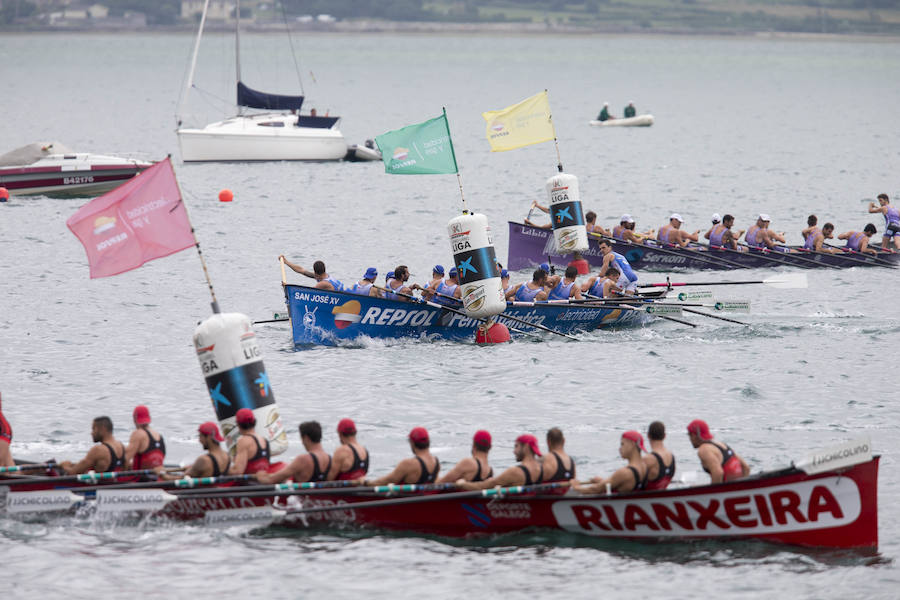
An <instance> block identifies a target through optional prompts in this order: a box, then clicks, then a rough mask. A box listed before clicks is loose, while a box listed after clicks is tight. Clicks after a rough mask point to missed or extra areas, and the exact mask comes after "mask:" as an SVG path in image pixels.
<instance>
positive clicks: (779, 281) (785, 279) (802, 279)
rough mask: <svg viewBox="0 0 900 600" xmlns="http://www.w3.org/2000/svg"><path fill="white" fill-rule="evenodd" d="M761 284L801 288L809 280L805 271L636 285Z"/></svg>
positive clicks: (804, 286)
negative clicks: (739, 279)
mask: <svg viewBox="0 0 900 600" xmlns="http://www.w3.org/2000/svg"><path fill="white" fill-rule="evenodd" d="M759 283H761V284H763V285H768V286H771V287H774V288H779V289H785V290H788V289H803V288H807V287H809V282H808V280H807V278H806V273H784V274H782V275H778V276H777V277H769V278H768V279H759V280H753V281H696V282H695V281H687V282H680V283H672V282H670V281H667V282H665V283H642V284H640V285H638V287H664V288H670V287H681V286H687V285H697V286H700V285H702V286H708V285H751V284H759Z"/></svg>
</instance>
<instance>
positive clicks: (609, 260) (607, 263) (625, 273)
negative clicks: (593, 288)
mask: <svg viewBox="0 0 900 600" xmlns="http://www.w3.org/2000/svg"><path fill="white" fill-rule="evenodd" d="M600 252H601V253H603V264H602V265H601V266H600V276H601V277H606V271H607V269H609V268H610V267H612V266H615V267H616V269H617V270H618V271H619V273H620V275H619V280H618V282H617V285H618V286H619V287H620V288H622V289H623V290H624V291H625V295H627V296H633V295H634V294H635V293H636V292H637V280H638V276H637V274H636V273H635V272H634V270H633V269H632V268H631V264H629V262H628V260H627V259H626V258H625V257H624V256H622V255H621V254H619V253H618V252H613V249H612V244H610V243H609V242H608V241H607V240H603V241H601V242H600Z"/></svg>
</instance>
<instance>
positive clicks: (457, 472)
mask: <svg viewBox="0 0 900 600" xmlns="http://www.w3.org/2000/svg"><path fill="white" fill-rule="evenodd" d="M477 470H478V465H477V464H476V462H475V459H474V458H472V457H471V456H467V457H466V458H464V459H462V460H461V461H459V462H458V463H456V465H454V467H453V468H452V469H450V470H449V471H447V473H446V474H445V475H444V476H443V477H441V478H440V479H438V480H437V483H453V482H454V481H457V480H459V479H464V480H466V481H469V480H470V479H472V477H474V476H475V473H476V471H477Z"/></svg>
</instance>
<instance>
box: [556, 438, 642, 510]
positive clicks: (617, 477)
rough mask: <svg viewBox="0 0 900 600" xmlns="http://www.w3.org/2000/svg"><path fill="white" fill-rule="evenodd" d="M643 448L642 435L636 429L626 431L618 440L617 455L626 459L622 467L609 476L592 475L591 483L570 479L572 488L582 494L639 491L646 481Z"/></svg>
mask: <svg viewBox="0 0 900 600" xmlns="http://www.w3.org/2000/svg"><path fill="white" fill-rule="evenodd" d="M642 450H644V451H646V448H644V436H642V435H641V434H640V433H638V432H637V431H626V432H625V433H623V434H622V439H621V441H620V442H619V456H621V457H622V458H624V459H625V460H627V461H628V464H627V465H625V466H624V467H622V468H620V469H618V470H616V472H615V473H613V474H612V475H611V476H610V477H609V478H607V479H604V478H603V477H592V478H591V483H588V484H581V483H579V482H578V480H576V479H573V480H572V489H574V490H575V491H577V492H581V493H583V494H597V493H600V494H602V493H606V492H607V488H608V490H609V491H610V492H618V493H620V494H624V493H626V492H639V491H641V490H643V489H644V486H645V485H646V483H647V465H645V464H644V461H643V460H642V459H641V451H642Z"/></svg>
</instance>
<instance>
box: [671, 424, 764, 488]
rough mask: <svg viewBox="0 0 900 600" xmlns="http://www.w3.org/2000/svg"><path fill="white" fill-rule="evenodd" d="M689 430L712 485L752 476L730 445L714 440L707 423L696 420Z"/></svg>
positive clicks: (693, 444) (689, 426)
mask: <svg viewBox="0 0 900 600" xmlns="http://www.w3.org/2000/svg"><path fill="white" fill-rule="evenodd" d="M687 430H688V437H689V438H690V440H691V445H692V446H693V447H694V448H696V449H697V456H698V457H700V464H701V465H703V470H704V471H706V472H707V473H709V477H710V483H722V482H724V481H733V480H735V479H741V478H742V477H746V476H747V475H749V474H750V467H749V466H748V465H747V463H746V461H744V459H743V458H741V457H740V456H738V455H737V454H735V452H734V450H732V449H731V447H730V446H729V445H728V444H725V443H724V442H719V441H716V440H715V439H713V435H712V434H711V433H710V432H709V425H707V424H706V421H702V420H700V419H694V420H693V421H691V422H690V423H689V424H688V426H687Z"/></svg>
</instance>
